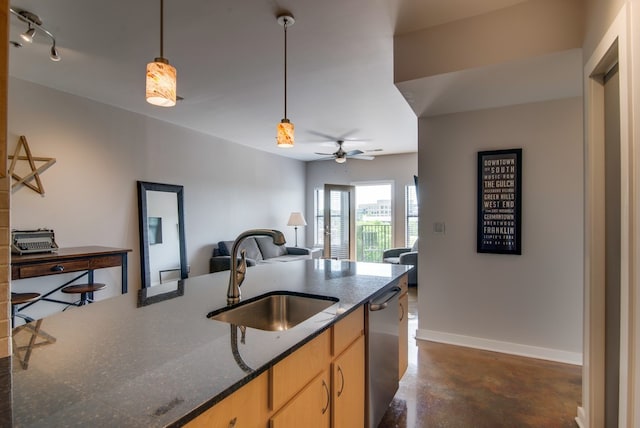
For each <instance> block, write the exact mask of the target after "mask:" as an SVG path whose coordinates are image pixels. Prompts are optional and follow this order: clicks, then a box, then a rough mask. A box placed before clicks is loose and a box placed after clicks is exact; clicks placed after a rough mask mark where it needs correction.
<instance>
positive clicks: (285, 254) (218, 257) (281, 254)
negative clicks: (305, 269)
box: [209, 236, 311, 273]
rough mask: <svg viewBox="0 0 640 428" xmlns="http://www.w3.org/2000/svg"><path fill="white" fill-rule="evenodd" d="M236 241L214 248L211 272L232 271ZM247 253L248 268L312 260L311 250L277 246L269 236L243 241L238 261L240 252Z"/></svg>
mask: <svg viewBox="0 0 640 428" xmlns="http://www.w3.org/2000/svg"><path fill="white" fill-rule="evenodd" d="M233 243H234V241H220V242H218V244H217V245H216V246H214V248H213V255H212V256H211V259H210V260H209V272H210V273H213V272H220V271H223V270H229V269H231V263H230V261H231V250H232V248H233ZM242 250H245V251H246V257H247V266H255V265H256V264H264V263H281V262H291V261H295V260H304V259H310V258H311V250H310V249H309V248H300V247H286V246H284V245H276V244H274V243H273V240H272V239H271V237H269V236H256V237H249V238H247V239H245V240H244V241H242V243H241V244H240V248H239V250H238V254H237V255H236V256H237V260H240V257H239V256H240V251H242Z"/></svg>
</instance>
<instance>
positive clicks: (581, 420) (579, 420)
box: [576, 407, 587, 428]
mask: <svg viewBox="0 0 640 428" xmlns="http://www.w3.org/2000/svg"><path fill="white" fill-rule="evenodd" d="M586 418H587V415H586V414H585V413H584V409H583V408H582V407H578V416H576V424H578V426H579V427H580V428H586V427H587V423H586V420H587V419H586Z"/></svg>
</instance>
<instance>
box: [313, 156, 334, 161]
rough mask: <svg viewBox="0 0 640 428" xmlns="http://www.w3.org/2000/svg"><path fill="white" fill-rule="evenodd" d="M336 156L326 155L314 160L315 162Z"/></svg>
mask: <svg viewBox="0 0 640 428" xmlns="http://www.w3.org/2000/svg"><path fill="white" fill-rule="evenodd" d="M335 158H336V157H335V156H333V155H331V156H325V157H323V158H318V159H314V162H315V161H323V160H329V159H335Z"/></svg>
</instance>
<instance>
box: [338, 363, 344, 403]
mask: <svg viewBox="0 0 640 428" xmlns="http://www.w3.org/2000/svg"><path fill="white" fill-rule="evenodd" d="M338 374H339V375H340V391H338V397H340V396H341V395H342V391H344V373H342V367H340V366H338Z"/></svg>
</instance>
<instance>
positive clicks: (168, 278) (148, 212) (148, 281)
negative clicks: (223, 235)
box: [138, 181, 189, 305]
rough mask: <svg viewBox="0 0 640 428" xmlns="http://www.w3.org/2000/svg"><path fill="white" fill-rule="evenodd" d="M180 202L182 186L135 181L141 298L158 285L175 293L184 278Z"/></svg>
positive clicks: (184, 248)
mask: <svg viewBox="0 0 640 428" xmlns="http://www.w3.org/2000/svg"><path fill="white" fill-rule="evenodd" d="M183 198H184V196H183V187H182V186H179V185H174V184H161V183H149V182H146V181H138V215H139V226H140V271H141V273H142V290H141V296H143V295H146V294H147V293H146V292H145V291H150V290H146V289H147V288H149V287H152V286H156V285H160V284H162V285H163V287H162V288H167V287H168V288H171V284H173V285H174V286H175V288H176V289H179V288H180V286H181V285H182V284H181V283H182V280H183V279H184V278H186V277H187V276H188V273H189V269H188V266H187V251H186V247H185V238H184V235H185V233H184V209H183V204H184V201H183ZM141 305H142V304H141Z"/></svg>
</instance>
